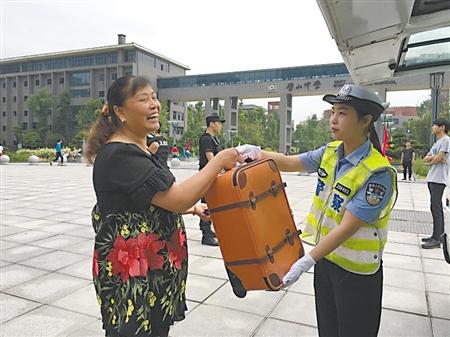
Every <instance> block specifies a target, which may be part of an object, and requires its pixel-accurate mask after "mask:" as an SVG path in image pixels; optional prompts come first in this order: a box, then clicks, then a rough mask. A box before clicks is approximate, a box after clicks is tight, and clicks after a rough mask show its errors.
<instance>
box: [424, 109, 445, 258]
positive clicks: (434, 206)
mask: <svg viewBox="0 0 450 337" xmlns="http://www.w3.org/2000/svg"><path fill="white" fill-rule="evenodd" d="M449 129H450V122H449V121H448V120H447V119H445V118H438V119H436V120H435V121H434V122H433V126H432V127H431V132H432V134H434V135H435V136H436V142H435V143H434V144H433V146H432V147H431V150H430V151H429V152H428V154H427V155H426V156H425V158H423V161H424V162H425V164H427V165H429V166H430V170H429V171H428V175H427V181H428V190H429V191H430V209H431V215H432V217H433V234H432V235H431V236H430V237H428V238H423V239H422V241H423V242H424V243H423V244H422V248H424V249H431V248H439V247H440V246H441V242H440V238H441V235H442V233H443V232H444V211H443V208H442V195H443V193H444V189H445V187H446V186H448V183H449V182H448V179H449V176H448V175H449V162H448V159H449V155H448V153H449V151H450V137H449V136H448V135H447V133H448V130H449Z"/></svg>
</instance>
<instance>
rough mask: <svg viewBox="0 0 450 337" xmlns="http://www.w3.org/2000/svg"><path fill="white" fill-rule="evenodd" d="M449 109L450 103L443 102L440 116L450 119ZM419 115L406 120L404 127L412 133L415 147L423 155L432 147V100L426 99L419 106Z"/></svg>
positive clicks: (411, 138) (418, 153)
mask: <svg viewBox="0 0 450 337" xmlns="http://www.w3.org/2000/svg"><path fill="white" fill-rule="evenodd" d="M449 110H450V108H449V103H448V102H442V106H441V113H440V115H439V117H443V118H447V119H450V118H449V117H450V111H449ZM417 117H418V118H417V119H411V120H409V121H408V122H405V124H404V128H405V129H406V132H407V133H408V135H410V140H411V141H412V142H413V145H414V146H413V147H414V149H415V150H416V152H417V155H418V156H419V157H423V156H424V155H425V154H426V153H427V152H428V150H429V148H430V138H431V100H429V99H428V100H425V101H423V102H422V103H421V104H420V105H419V106H418V107H417Z"/></svg>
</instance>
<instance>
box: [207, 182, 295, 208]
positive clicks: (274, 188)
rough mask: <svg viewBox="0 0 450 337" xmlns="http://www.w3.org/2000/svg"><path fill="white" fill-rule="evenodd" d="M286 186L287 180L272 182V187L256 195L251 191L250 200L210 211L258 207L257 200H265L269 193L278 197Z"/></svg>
mask: <svg viewBox="0 0 450 337" xmlns="http://www.w3.org/2000/svg"><path fill="white" fill-rule="evenodd" d="M286 186H287V185H286V183H285V182H281V183H279V184H276V183H275V182H272V185H271V186H270V188H269V189H268V190H267V191H265V192H263V193H261V194H259V195H257V196H255V195H254V193H253V192H250V194H249V198H248V200H244V201H238V202H233V203H231V204H228V205H224V206H220V207H215V208H210V209H209V213H210V214H213V213H218V212H224V211H229V210H230V209H234V208H251V209H253V210H254V209H256V203H257V202H259V201H261V200H263V199H264V198H266V197H268V196H269V195H273V196H274V197H276V196H277V194H278V191H279V190H280V189H281V188H285V187H286Z"/></svg>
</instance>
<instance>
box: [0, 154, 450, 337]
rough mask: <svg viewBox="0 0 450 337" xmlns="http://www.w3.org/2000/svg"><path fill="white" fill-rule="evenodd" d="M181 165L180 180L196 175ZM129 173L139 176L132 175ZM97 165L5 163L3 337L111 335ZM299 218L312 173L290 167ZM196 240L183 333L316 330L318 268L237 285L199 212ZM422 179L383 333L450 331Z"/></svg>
mask: <svg viewBox="0 0 450 337" xmlns="http://www.w3.org/2000/svg"><path fill="white" fill-rule="evenodd" d="M196 169H197V165H196V162H182V166H181V168H178V169H174V170H173V172H174V174H175V176H176V177H177V179H178V181H182V180H184V179H186V178H187V177H189V176H190V175H192V174H194V173H195V172H196ZM130 174H132V173H131V172H130ZM91 175H92V167H87V166H85V165H83V164H69V165H67V166H63V167H62V166H53V167H51V166H49V165H48V164H47V165H45V164H39V165H27V164H8V165H4V166H0V179H1V181H0V183H1V190H0V193H1V196H0V197H1V199H0V216H1V218H0V220H1V232H0V236H1V238H0V248H1V254H0V263H1V279H0V303H1V308H0V309H1V311H0V320H1V322H0V324H1V326H0V336H5V337H10V336H20V337H25V336H79V337H87V336H98V337H100V336H104V332H103V330H102V328H101V321H100V314H99V308H98V304H97V301H96V297H95V292H94V288H93V286H92V281H91V261H92V250H93V242H94V241H93V239H94V232H93V229H92V226H91V221H90V210H91V209H92V206H93V205H94V203H95V195H94V191H93V188H92V182H91ZM283 179H284V180H285V181H286V182H287V185H288V187H287V193H288V196H289V200H290V204H291V207H292V209H293V211H294V214H295V218H296V222H297V223H300V222H302V221H303V220H304V219H305V217H306V214H307V212H308V209H309V206H310V203H311V199H312V194H313V191H314V188H315V181H316V177H315V176H314V175H310V176H308V175H297V174H293V173H292V174H283ZM184 219H185V223H186V227H187V231H188V243H189V277H188V282H187V298H188V307H189V312H188V314H187V317H186V319H185V320H184V321H182V322H179V323H177V324H176V325H175V326H174V327H172V329H171V331H170V335H171V336H173V337H177V336H243V337H250V336H317V328H316V326H317V323H316V317H315V309H314V291H313V285H312V280H313V271H311V272H310V273H306V274H304V275H302V276H301V279H300V281H299V282H297V283H296V284H294V285H293V286H291V287H290V288H289V289H288V290H283V291H279V292H265V291H256V292H249V293H248V294H247V297H245V298H244V299H239V298H237V297H235V296H234V295H233V293H232V291H231V287H230V284H229V282H228V280H227V276H226V272H225V269H224V266H223V262H222V260H221V256H220V251H219V249H218V248H217V247H209V246H203V245H201V244H200V239H201V232H200V231H199V229H198V218H195V217H193V216H192V215H188V216H184ZM430 219H431V217H430V215H429V194H428V189H427V185H426V183H424V182H415V183H407V182H399V198H398V201H397V204H396V207H395V210H394V213H393V217H392V221H391V222H392V227H391V229H394V230H395V231H394V230H392V231H390V232H389V238H388V243H387V246H386V250H385V254H384V296H383V313H382V321H381V329H380V333H379V336H383V337H384V336H386V337H387V336H423V337H444V336H445V337H448V336H450V265H449V264H447V263H446V262H445V261H444V259H443V256H442V250H440V249H432V250H422V249H421V248H420V238H421V237H423V236H424V235H426V234H429V233H431V223H430V221H431V220H430Z"/></svg>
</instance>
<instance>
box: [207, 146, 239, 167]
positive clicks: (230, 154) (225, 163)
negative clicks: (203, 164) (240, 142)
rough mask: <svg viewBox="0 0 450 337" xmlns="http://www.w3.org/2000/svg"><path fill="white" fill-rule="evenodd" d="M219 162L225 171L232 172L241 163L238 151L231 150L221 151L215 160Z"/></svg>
mask: <svg viewBox="0 0 450 337" xmlns="http://www.w3.org/2000/svg"><path fill="white" fill-rule="evenodd" d="M214 159H215V160H218V161H219V162H220V164H221V166H222V167H223V168H224V169H225V170H231V169H232V168H233V167H235V166H236V163H237V162H238V161H239V152H238V150H236V149H234V148H231V149H225V150H222V151H220V152H219V153H218V154H217V155H216V156H215V157H214V158H213V160H214Z"/></svg>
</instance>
